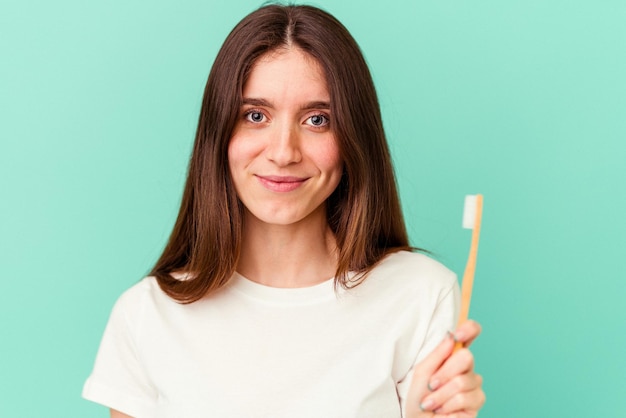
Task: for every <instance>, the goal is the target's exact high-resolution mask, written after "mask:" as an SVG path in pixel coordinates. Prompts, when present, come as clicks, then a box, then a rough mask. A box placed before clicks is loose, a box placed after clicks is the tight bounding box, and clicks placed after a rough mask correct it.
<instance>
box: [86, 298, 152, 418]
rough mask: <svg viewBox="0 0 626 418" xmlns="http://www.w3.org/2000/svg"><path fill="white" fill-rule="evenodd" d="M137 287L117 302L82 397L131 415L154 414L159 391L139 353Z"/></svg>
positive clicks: (138, 416)
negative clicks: (149, 376)
mask: <svg viewBox="0 0 626 418" xmlns="http://www.w3.org/2000/svg"><path fill="white" fill-rule="evenodd" d="M136 290H137V289H131V290H130V291H127V292H126V293H125V294H124V295H122V297H120V299H119V300H118V301H117V302H116V304H115V306H114V307H113V310H112V312H111V316H110V318H109V321H108V323H107V326H106V329H105V331H104V335H103V337H102V341H101V343H100V348H99V349H98V355H97V357H96V362H95V365H94V368H93V371H92V373H91V375H90V376H89V378H88V379H87V381H86V382H85V385H84V387H83V393H82V395H83V398H85V399H87V400H90V401H93V402H96V403H99V404H102V405H104V406H107V407H109V408H113V409H116V410H118V411H120V412H123V413H125V414H128V415H130V416H133V417H136V418H141V417H150V416H154V413H153V412H152V411H153V410H154V406H155V404H156V399H157V395H156V391H155V390H154V388H153V387H152V385H151V384H150V381H149V379H148V377H147V375H146V373H145V370H144V369H143V367H142V365H141V362H140V360H139V358H138V355H137V346H136V343H135V342H136V335H137V327H138V321H139V317H138V314H139V313H140V307H141V303H139V302H140V301H138V300H137V292H136Z"/></svg>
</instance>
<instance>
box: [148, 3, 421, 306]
mask: <svg viewBox="0 0 626 418" xmlns="http://www.w3.org/2000/svg"><path fill="white" fill-rule="evenodd" d="M284 46H296V47H298V48H300V49H302V50H303V51H305V52H307V53H308V54H310V55H311V56H312V57H314V58H315V59H316V60H317V61H318V62H319V63H320V65H321V66H322V68H323V69H324V72H325V74H326V80H327V84H328V88H329V92H330V101H331V114H332V115H333V121H332V126H333V132H334V134H335V137H336V140H337V143H338V146H339V150H340V154H341V157H342V159H343V162H344V173H343V176H342V179H341V182H340V184H339V186H338V187H337V189H336V190H335V191H334V192H333V194H332V195H331V196H330V197H329V199H328V202H327V205H326V207H327V216H328V223H329V225H330V228H331V229H332V231H333V232H334V234H335V237H336V241H337V246H338V265H337V271H336V275H335V285H336V286H342V287H344V288H349V287H352V286H354V285H356V284H358V283H360V281H361V279H362V278H363V277H365V275H366V273H367V272H368V271H369V270H370V269H371V268H372V267H373V266H374V265H375V264H376V263H377V262H378V261H380V260H381V259H382V258H383V257H384V256H385V255H386V254H388V253H390V252H392V251H397V250H400V249H409V248H410V247H409V244H408V238H407V234H406V229H405V225H404V220H403V217H402V212H401V208H400V202H399V199H398V194H397V189H396V184H395V177H394V173H393V167H392V164H391V158H390V155H389V149H388V146H387V140H386V139H385V133H384V131H383V125H382V118H381V114H380V107H379V104H378V98H377V96H376V91H375V88H374V83H373V81H372V77H371V75H370V72H369V69H368V67H367V64H366V62H365V59H364V58H363V55H362V53H361V51H360V49H359V47H358V45H357V44H356V42H355V41H354V39H353V38H352V36H351V35H350V34H349V32H348V31H347V29H346V28H345V27H344V26H343V25H342V24H341V23H340V22H339V21H338V20H337V19H335V18H334V17H333V16H331V15H330V14H328V13H326V12H324V11H322V10H320V9H317V8H315V7H311V6H293V5H289V6H281V5H269V6H264V7H261V8H260V9H258V10H256V11H254V12H252V13H251V14H249V15H248V16H246V17H245V18H244V19H243V20H242V21H241V22H239V24H237V26H236V27H235V28H234V29H233V30H232V32H231V33H230V34H229V35H228V37H227V38H226V40H225V41H224V44H223V45H222V48H221V49H220V51H219V53H218V54H217V57H216V59H215V62H214V64H213V67H212V69H211V72H210V74H209V79H208V81H207V84H206V88H205V91H204V98H203V102H202V109H201V111H200V120H199V123H198V130H197V133H196V139H195V144H194V148H193V153H192V156H191V161H190V164H189V172H188V175H187V182H186V185H185V190H184V194H183V198H182V202H181V207H180V212H179V214H178V219H177V220H176V224H175V226H174V229H173V231H172V235H171V236H170V239H169V242H168V243H167V246H166V247H165V250H164V251H163V254H162V255H161V257H160V258H159V260H158V261H157V263H156V265H155V266H154V269H153V270H152V272H151V274H152V275H154V276H156V278H157V280H158V283H159V285H160V287H161V289H163V291H164V292H165V293H166V294H168V295H169V296H170V297H172V298H174V299H176V300H177V301H179V302H182V303H191V302H194V301H196V300H198V299H200V298H202V297H203V296H205V295H207V294H209V293H211V292H214V291H215V290H217V289H219V288H220V287H222V286H224V285H225V284H226V283H227V282H228V281H229V280H230V278H231V277H232V275H233V273H234V271H235V268H236V266H237V261H238V258H239V254H240V249H241V240H242V223H243V208H242V204H241V202H240V201H239V199H238V198H237V195H236V192H235V187H234V185H233V181H232V178H231V175H230V172H229V169H228V154H227V151H228V143H229V140H230V137H231V135H232V132H233V129H234V127H235V123H236V118H237V117H238V114H239V112H240V107H241V101H242V92H243V86H244V83H245V82H246V80H247V78H248V75H249V74H250V71H251V69H252V66H253V65H254V63H255V61H256V60H257V59H258V58H259V57H260V56H261V55H263V54H265V53H267V52H269V51H272V50H274V49H276V48H279V47H284ZM350 271H353V272H357V273H359V274H357V276H356V277H353V278H352V279H349V277H348V272H350ZM180 272H186V273H189V277H187V278H185V279H181V278H180V277H174V276H176V274H175V273H180Z"/></svg>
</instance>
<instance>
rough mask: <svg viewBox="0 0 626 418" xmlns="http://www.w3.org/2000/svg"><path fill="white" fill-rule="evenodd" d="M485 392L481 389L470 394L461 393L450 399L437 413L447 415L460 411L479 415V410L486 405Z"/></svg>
mask: <svg viewBox="0 0 626 418" xmlns="http://www.w3.org/2000/svg"><path fill="white" fill-rule="evenodd" d="M485 400H486V398H485V392H483V390H482V389H481V388H477V389H474V390H472V391H469V392H461V393H457V394H456V395H454V396H453V397H452V398H450V399H448V401H446V402H445V403H444V404H443V405H441V407H439V408H437V410H436V413H437V414H442V415H446V416H447V414H450V413H455V412H456V413H458V412H459V411H463V412H467V413H472V412H473V413H475V414H478V410H479V409H480V408H482V406H483V405H484V404H485Z"/></svg>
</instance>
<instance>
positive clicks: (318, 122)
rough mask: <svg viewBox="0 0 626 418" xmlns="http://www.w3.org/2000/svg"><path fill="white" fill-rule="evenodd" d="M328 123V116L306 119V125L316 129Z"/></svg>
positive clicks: (315, 116) (314, 116)
mask: <svg viewBox="0 0 626 418" xmlns="http://www.w3.org/2000/svg"><path fill="white" fill-rule="evenodd" d="M329 123H330V120H329V119H328V116H326V115H321V114H320V115H313V116H311V117H310V118H308V119H307V124H309V125H311V126H315V127H316V128H319V127H322V126H326V125H328V124H329Z"/></svg>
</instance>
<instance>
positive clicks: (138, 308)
mask: <svg viewBox="0 0 626 418" xmlns="http://www.w3.org/2000/svg"><path fill="white" fill-rule="evenodd" d="M168 305H176V302H175V301H174V300H173V299H171V298H170V297H168V296H167V295H166V294H165V293H164V292H163V291H162V290H161V288H160V287H159V284H158V283H157V280H156V278H155V277H153V276H148V277H145V278H143V279H142V280H140V281H139V282H138V283H136V284H135V285H133V286H132V287H130V288H129V289H127V290H126V291H124V293H122V294H121V296H120V297H119V298H118V300H117V302H116V303H115V306H114V308H113V310H114V311H118V312H119V313H120V314H123V315H124V316H127V317H128V318H135V319H136V318H139V317H141V316H143V314H144V313H145V312H146V310H147V309H151V308H157V307H161V308H163V307H164V306H168Z"/></svg>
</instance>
